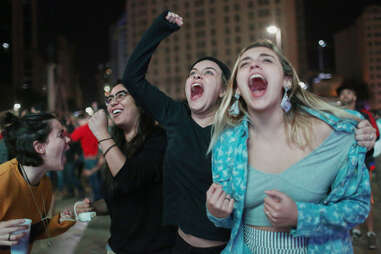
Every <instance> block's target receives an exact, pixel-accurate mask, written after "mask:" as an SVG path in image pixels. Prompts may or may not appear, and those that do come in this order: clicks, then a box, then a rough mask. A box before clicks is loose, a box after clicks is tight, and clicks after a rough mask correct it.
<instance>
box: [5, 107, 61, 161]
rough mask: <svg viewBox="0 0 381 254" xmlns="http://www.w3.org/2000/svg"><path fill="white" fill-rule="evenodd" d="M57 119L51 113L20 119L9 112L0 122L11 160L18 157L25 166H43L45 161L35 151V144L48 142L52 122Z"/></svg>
mask: <svg viewBox="0 0 381 254" xmlns="http://www.w3.org/2000/svg"><path fill="white" fill-rule="evenodd" d="M52 119H56V117H55V116H54V115H52V114H49V113H31V114H27V115H25V116H23V117H22V118H18V117H17V116H15V115H13V114H12V113H10V112H7V113H6V114H5V116H4V117H3V119H1V120H0V124H1V128H2V130H3V132H2V134H3V136H4V141H5V144H6V146H7V149H8V154H9V156H8V157H9V158H14V157H16V158H17V160H18V162H19V163H20V164H22V165H25V166H35V167H37V166H41V165H42V164H43V160H42V158H41V156H40V155H39V154H38V153H37V152H36V151H35V150H34V147H33V142H34V141H38V142H41V143H43V142H46V140H47V138H48V136H49V133H50V132H51V130H52V129H51V125H50V121H51V120H52Z"/></svg>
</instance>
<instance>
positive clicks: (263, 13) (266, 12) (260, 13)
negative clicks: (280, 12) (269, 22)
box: [258, 9, 270, 17]
mask: <svg viewBox="0 0 381 254" xmlns="http://www.w3.org/2000/svg"><path fill="white" fill-rule="evenodd" d="M269 15H270V10H269V9H260V10H258V16H259V17H266V16H269Z"/></svg>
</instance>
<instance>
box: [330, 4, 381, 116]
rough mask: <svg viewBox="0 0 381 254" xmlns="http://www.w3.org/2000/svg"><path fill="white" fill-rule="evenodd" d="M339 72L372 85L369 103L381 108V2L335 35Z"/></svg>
mask: <svg viewBox="0 0 381 254" xmlns="http://www.w3.org/2000/svg"><path fill="white" fill-rule="evenodd" d="M335 52H336V53H335V54H336V70H337V73H338V74H340V75H342V76H343V77H344V78H347V79H353V78H355V79H359V80H361V81H363V82H365V83H366V84H367V85H368V90H369V94H370V95H371V97H370V100H369V104H370V107H371V108H373V109H381V5H370V6H367V7H366V8H364V10H363V12H362V14H361V15H360V16H359V17H358V18H357V20H356V23H355V24H354V25H352V26H350V27H348V28H346V29H344V30H342V31H340V32H338V33H337V34H335Z"/></svg>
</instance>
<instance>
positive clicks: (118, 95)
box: [105, 90, 128, 105]
mask: <svg viewBox="0 0 381 254" xmlns="http://www.w3.org/2000/svg"><path fill="white" fill-rule="evenodd" d="M127 95H128V92H127V90H122V91H119V92H117V93H116V94H115V95H110V96H107V97H106V98H105V103H106V105H108V104H110V103H111V102H112V101H113V100H114V99H115V101H116V102H120V101H121V100H123V99H124V98H126V96H127Z"/></svg>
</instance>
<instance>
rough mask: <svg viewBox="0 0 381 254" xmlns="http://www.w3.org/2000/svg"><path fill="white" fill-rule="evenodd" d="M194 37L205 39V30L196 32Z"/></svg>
mask: <svg viewBox="0 0 381 254" xmlns="http://www.w3.org/2000/svg"><path fill="white" fill-rule="evenodd" d="M196 37H197V38H202V37H205V30H200V31H197V32H196Z"/></svg>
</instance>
